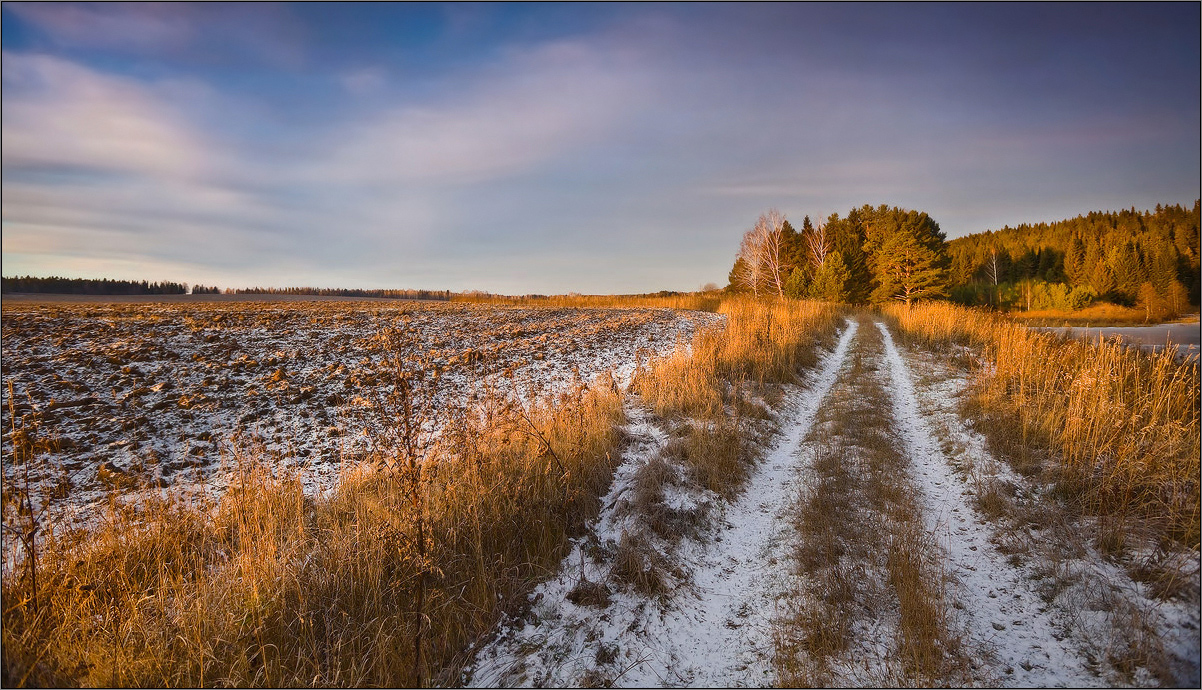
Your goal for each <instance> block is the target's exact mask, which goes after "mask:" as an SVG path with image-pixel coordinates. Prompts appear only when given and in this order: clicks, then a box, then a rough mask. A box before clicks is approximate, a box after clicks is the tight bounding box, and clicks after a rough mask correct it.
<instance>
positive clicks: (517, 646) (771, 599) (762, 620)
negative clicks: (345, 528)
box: [472, 324, 856, 687]
mask: <svg viewBox="0 0 1202 690" xmlns="http://www.w3.org/2000/svg"><path fill="white" fill-rule="evenodd" d="M855 330H856V327H855V324H849V327H848V328H847V329H846V330H845V331H844V332H843V334H842V337H841V338H840V339H839V342H838V345H837V347H836V349H835V351H834V352H833V353H832V354H829V355H827V357H826V358H825V360H824V361H823V363H822V365H821V367H820V369H819V370H818V371H817V372H816V373H815V374H814V375H813V376H812V377H811V379H810V381H809V383H808V384H807V385H806V387H805V388H804V389H797V388H795V387H789V390H788V392H787V395H786V402H785V403H784V404H783V405H782V410H783V411H782V413H781V419H780V422H781V427H782V430H783V434H782V435H781V437H780V438H779V439H778V441H777V442H776V443H775V445H774V449H773V450H772V451H771V452H770V453H769V454H768V455H767V456H766V457H765V458H764V459H763V460H762V461H761V462H760V463H759V465H758V466H757V468H756V469H755V471H754V472H753V473H752V475H751V477H750V478H749V479H748V482H747V487H748V488H747V490H746V491H745V492H744V493H743V494H742V495H741V496H740V497H739V499H738V500H737V501H735V502H734V503H732V504H728V505H726V507H725V509H724V511H723V514H722V517H721V520H720V521H719V523H718V528H717V529H716V530H714V531H711V532H706V533H704V534H703V535H701V538H700V539H692V538H684V539H682V540H681V541H680V543H679V545H678V546H677V547H676V549H675V552H674V553H673V554H671V566H670V568H671V569H672V570H673V571H674V572H675V573H676V577H675V579H676V583H675V584H676V587H675V588H673V589H672V590H671V591H669V592H667V593H665V594H664V595H662V596H660V597H649V596H645V595H640V594H636V593H633V592H629V591H623V590H620V589H619V590H618V591H615V592H607V594H606V597H605V598H606V599H607V601H606V603H604V605H598V602H596V601H593V602H582V603H581V605H577V604H576V603H573V601H572V599H573V593H574V592H577V593H578V592H580V591H581V589H580V584H581V583H582V582H583V581H587V582H591V583H605V582H606V581H607V579H609V577H610V572H609V571H610V568H611V567H612V563H611V562H609V561H608V560H607V559H605V558H602V559H599V560H594V559H593V558H592V557H591V556H587V557H586V552H590V551H595V549H590V548H589V544H597V543H601V544H606V543H609V542H612V543H613V544H616V543H617V542H618V541H620V540H621V539H622V533H623V531H624V530H627V529H633V525H632V524H631V521H632V518H631V517H630V516H629V515H628V514H626V513H625V512H624V511H623V510H622V508H623V500H622V499H623V496H624V495H626V494H629V493H630V492H631V491H632V490H633V489H632V482H633V478H634V477H635V473H636V472H637V470H638V468H639V467H640V466H641V465H642V464H644V463H646V462H647V461H648V460H649V459H650V458H651V457H653V456H654V454H655V452H656V451H657V449H658V448H660V447H662V445H663V444H664V442H665V435H664V434H663V432H662V431H659V430H658V429H656V428H655V427H654V426H653V425H650V424H647V423H646V421H638V422H637V423H636V425H635V428H633V429H632V430H631V431H632V433H634V434H635V436H636V437H637V438H641V439H643V441H642V442H640V443H639V444H637V445H636V447H635V450H634V451H633V452H631V453H629V454H628V455H627V456H626V457H624V459H623V463H622V465H621V467H620V468H619V470H618V473H617V476H616V480H615V482H614V486H613V488H612V490H611V491H610V494H609V496H607V497H606V499H605V502H604V503H603V506H604V508H603V513H602V515H601V517H600V518H599V520H598V522H597V523H596V526H595V527H594V530H593V534H592V535H590V536H588V537H585V538H583V539H580V540H578V542H577V544H576V545H575V548H574V549H573V551H572V553H571V555H569V556H568V557H567V558H566V559H564V561H563V564H562V566H561V571H560V574H559V576H558V577H556V578H555V579H553V580H550V581H548V582H546V583H544V584H542V585H540V586H539V588H538V589H537V590H536V591H535V593H534V594H533V595H532V597H533V598H534V600H535V601H536V603H535V605H534V608H533V619H532V620H530V621H527V622H526V623H525V624H524V625H523V624H521V622H516V623H514V624H512V625H511V626H509V627H507V628H505V629H504V630H502V631H501V633H500V634H499V636H498V638H497V639H496V640H495V641H494V642H493V643H491V644H490V645H488V646H487V647H486V648H485V649H483V650H481V652H480V653H479V654H478V655H477V659H476V666H475V668H474V669H473V675H472V683H473V684H474V685H476V686H479V687H489V686H510V685H534V686H579V685H582V684H598V683H604V684H613V685H617V686H627V687H649V686H677V685H693V686H708V687H733V686H764V685H771V684H772V683H773V667H772V649H773V642H772V631H771V624H772V618H773V616H774V613H775V612H776V611H775V602H776V601H777V599H778V598H779V597H780V596H782V595H784V594H785V593H786V592H787V591H788V590H789V589H790V586H789V582H788V580H789V577H790V575H789V569H788V567H787V565H786V563H787V554H788V552H789V548H790V542H789V535H790V534H791V527H790V522H789V520H788V519H786V518H785V516H783V515H782V514H781V513H782V511H783V510H785V509H786V508H787V507H788V505H789V504H790V499H791V498H792V497H793V496H794V495H795V494H796V493H797V491H798V489H799V485H798V481H799V477H800V475H799V470H798V468H799V465H800V463H802V462H803V461H802V459H801V457H800V456H799V454H798V453H797V449H798V445H799V443H800V441H801V439H803V438H805V436H806V434H807V433H808V431H809V429H810V427H811V425H812V424H813V420H814V417H815V415H816V413H817V410H818V408H819V406H820V405H821V404H822V401H823V400H824V398H825V397H826V394H827V392H828V391H829V390H830V388H831V386H832V385H833V384H834V382H835V380H836V378H837V375H838V371H839V368H840V365H841V363H842V361H843V360H844V358H845V354H846V352H847V349H848V345H849V343H850V342H851V340H852V338H853V336H854V333H855ZM681 500H683V501H684V502H696V501H710V502H711V504H720V502H719V501H718V500H717V499H716V498H715V497H713V496H712V494H711V495H709V496H704V495H702V496H696V495H694V496H686V497H682V499H681ZM611 550H612V547H611Z"/></svg>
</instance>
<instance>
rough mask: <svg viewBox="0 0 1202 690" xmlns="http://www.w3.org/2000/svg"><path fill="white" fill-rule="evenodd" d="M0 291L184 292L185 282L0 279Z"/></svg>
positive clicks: (98, 293)
mask: <svg viewBox="0 0 1202 690" xmlns="http://www.w3.org/2000/svg"><path fill="white" fill-rule="evenodd" d="M0 292H4V293H10V292H35V293H52V294H56V295H183V294H187V292H188V285H187V284H186V283H171V282H162V283H150V282H147V281H145V280H142V281H137V280H108V279H102V280H89V279H86V278H59V277H58V276H51V277H50V278H34V277H33V276H23V277H20V278H0Z"/></svg>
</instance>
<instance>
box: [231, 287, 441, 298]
mask: <svg viewBox="0 0 1202 690" xmlns="http://www.w3.org/2000/svg"><path fill="white" fill-rule="evenodd" d="M225 294H227V295H312V296H315V297H384V298H388V299H434V300H449V299H451V291H450V290H361V289H357V288H351V289H347V288H315V287H289V288H264V287H253V288H238V289H227V290H226V291H225Z"/></svg>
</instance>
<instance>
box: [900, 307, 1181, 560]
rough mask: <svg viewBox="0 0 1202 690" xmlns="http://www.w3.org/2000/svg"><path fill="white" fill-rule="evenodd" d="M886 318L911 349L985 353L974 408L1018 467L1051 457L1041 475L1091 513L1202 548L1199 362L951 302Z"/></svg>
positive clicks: (991, 435)
mask: <svg viewBox="0 0 1202 690" xmlns="http://www.w3.org/2000/svg"><path fill="white" fill-rule="evenodd" d="M885 314H886V315H887V316H888V317H889V318H890V319H891V320H892V321H894V322H895V323H896V325H897V326H898V327H899V328H900V329H901V332H902V333H903V334H904V336H905V338H906V339H907V340H908V341H910V342H914V343H918V344H921V345H924V346H928V347H933V348H937V349H941V348H942V349H945V348H947V347H948V344H950V343H954V344H961V345H967V346H970V347H972V348H974V349H979V350H980V351H982V352H983V353H984V359H985V362H984V366H983V367H981V368H980V372H979V375H978V377H977V381H976V391H975V394H976V405H977V407H978V409H979V410H980V412H981V414H982V415H983V416H984V417H985V420H984V421H985V422H986V425H985V426H986V430H987V431H990V432H991V433H990V437H991V441H994V442H995V444H997V445H999V446H1002V447H1004V448H1009V449H1010V453H1008V454H1009V455H1011V456H1020V457H1019V460H1020V462H1019V464H1020V465H1027V467H1020V468H1019V469H1020V470H1022V469H1027V470H1028V471H1031V470H1032V469H1037V466H1038V465H1039V464H1040V463H1039V458H1040V456H1042V455H1045V454H1046V453H1045V452H1041V451H1050V455H1051V457H1053V458H1054V459H1055V461H1054V463H1051V464H1049V466H1047V467H1045V468H1043V469H1045V470H1049V471H1051V473H1052V477H1053V478H1054V479H1055V480H1057V482H1058V485H1059V487H1060V488H1061V490H1062V492H1063V493H1064V495H1066V496H1069V497H1072V498H1074V499H1075V500H1076V501H1078V502H1079V503H1080V505H1081V507H1082V509H1083V510H1085V511H1087V512H1089V513H1092V514H1096V515H1102V516H1108V517H1110V518H1114V519H1118V520H1119V521H1120V522H1126V521H1127V518H1138V520H1139V522H1140V524H1141V525H1142V526H1143V528H1144V529H1146V530H1150V532H1151V534H1153V535H1155V536H1159V537H1161V538H1166V539H1170V540H1172V541H1175V542H1177V543H1179V544H1182V545H1184V546H1186V547H1188V548H1197V546H1198V543H1199V519H1200V517H1202V516H1200V514H1199V453H1198V448H1199V369H1198V359H1197V357H1190V358H1187V359H1178V358H1177V357H1175V356H1174V355H1173V354H1172V353H1170V352H1161V353H1156V354H1149V353H1145V352H1140V351H1138V350H1135V349H1133V348H1124V347H1123V346H1121V345H1118V344H1115V343H1111V342H1105V341H1101V340H1099V341H1097V342H1092V343H1090V342H1081V341H1075V340H1067V339H1064V338H1061V337H1058V336H1055V335H1052V334H1048V333H1040V332H1036V331H1032V330H1029V329H1027V328H1024V327H1022V326H1020V325H1016V324H1014V323H1010V322H1008V321H1006V320H1004V319H1001V318H1000V317H997V316H993V315H990V314H986V313H983V312H980V311H975V310H971V309H966V308H962V307H956V306H953V305H950V304H943V303H926V304H920V305H916V306H914V307H912V308H910V309H907V308H905V307H904V306H900V305H895V306H891V307H887V308H886V309H885ZM1023 456H1025V460H1024V459H1023ZM1033 465H1034V466H1036V467H1034V468H1033V467H1032V466H1033Z"/></svg>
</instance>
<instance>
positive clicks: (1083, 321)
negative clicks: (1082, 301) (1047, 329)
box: [1008, 302, 1148, 327]
mask: <svg viewBox="0 0 1202 690" xmlns="http://www.w3.org/2000/svg"><path fill="white" fill-rule="evenodd" d="M1008 316H1009V317H1010V318H1012V319H1014V320H1015V321H1017V322H1018V323H1021V324H1025V325H1028V326H1094V327H1099V326H1146V325H1148V320H1147V316H1148V315H1147V312H1146V311H1145V310H1144V309H1142V308H1139V307H1124V306H1122V305H1118V304H1111V303H1109V302H1102V303H1099V304H1094V305H1090V306H1088V307H1086V308H1084V309H1078V310H1076V311H1065V310H1062V309H1042V310H1036V311H1014V312H1009V313H1008Z"/></svg>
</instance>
